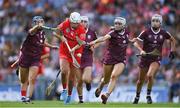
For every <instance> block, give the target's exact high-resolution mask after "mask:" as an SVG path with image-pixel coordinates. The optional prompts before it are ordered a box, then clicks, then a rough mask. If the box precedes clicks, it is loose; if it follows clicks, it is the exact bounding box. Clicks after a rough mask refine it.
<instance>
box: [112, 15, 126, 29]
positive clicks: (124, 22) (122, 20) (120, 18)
mask: <svg viewBox="0 0 180 108" xmlns="http://www.w3.org/2000/svg"><path fill="white" fill-rule="evenodd" d="M115 22H120V23H122V26H123V27H125V25H126V19H125V18H123V17H116V18H115V20H114V23H115Z"/></svg>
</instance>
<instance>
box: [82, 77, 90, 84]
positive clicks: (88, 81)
mask: <svg viewBox="0 0 180 108" xmlns="http://www.w3.org/2000/svg"><path fill="white" fill-rule="evenodd" d="M82 80H83V81H84V82H86V83H91V77H83V78H82Z"/></svg>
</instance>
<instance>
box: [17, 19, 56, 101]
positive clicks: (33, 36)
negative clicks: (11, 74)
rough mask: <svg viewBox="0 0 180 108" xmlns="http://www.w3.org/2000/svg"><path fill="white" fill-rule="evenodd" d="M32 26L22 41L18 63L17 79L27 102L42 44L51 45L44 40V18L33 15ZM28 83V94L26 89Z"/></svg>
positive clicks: (29, 98)
mask: <svg viewBox="0 0 180 108" xmlns="http://www.w3.org/2000/svg"><path fill="white" fill-rule="evenodd" d="M32 23H33V24H32V25H33V27H32V28H31V29H30V30H29V31H28V36H27V37H26V39H25V41H24V42H23V45H22V48H21V54H20V57H19V60H18V63H19V80H20V82H21V95H22V101H23V102H27V103H29V102H30V101H31V97H32V94H33V91H34V84H35V79H36V76H37V73H38V69H39V63H40V59H41V54H42V51H43V48H44V46H49V47H52V48H54V47H55V46H51V45H50V44H48V43H47V42H45V33H44V31H43V29H42V26H43V25H44V20H43V18H42V17H41V16H35V17H33V20H32ZM28 84H29V90H28V93H27V94H28V96H27V98H26V90H27V86H28Z"/></svg>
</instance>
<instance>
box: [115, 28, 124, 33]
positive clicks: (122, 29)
mask: <svg viewBox="0 0 180 108" xmlns="http://www.w3.org/2000/svg"><path fill="white" fill-rule="evenodd" d="M115 31H117V32H123V31H124V28H121V29H119V30H116V29H115Z"/></svg>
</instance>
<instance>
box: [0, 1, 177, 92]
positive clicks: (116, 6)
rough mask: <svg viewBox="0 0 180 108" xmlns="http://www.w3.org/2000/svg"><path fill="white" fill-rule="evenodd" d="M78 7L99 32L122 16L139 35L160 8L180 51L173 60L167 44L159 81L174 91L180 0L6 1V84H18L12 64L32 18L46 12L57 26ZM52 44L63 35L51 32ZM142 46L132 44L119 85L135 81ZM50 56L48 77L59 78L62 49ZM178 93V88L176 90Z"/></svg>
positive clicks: (1, 6)
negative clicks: (56, 73) (59, 59)
mask: <svg viewBox="0 0 180 108" xmlns="http://www.w3.org/2000/svg"><path fill="white" fill-rule="evenodd" d="M72 11H77V12H79V13H80V14H81V15H86V16H88V17H89V18H90V27H91V28H92V29H94V30H96V32H97V34H98V36H103V35H105V34H106V33H108V32H109V31H110V26H112V25H113V20H114V18H115V17H116V16H122V17H125V18H126V20H127V29H128V30H129V31H130V33H131V35H130V38H133V37H137V36H138V34H140V32H141V31H142V30H143V29H145V27H149V26H150V19H151V16H152V15H153V14H155V13H159V14H161V15H162V16H163V25H162V26H163V28H164V29H166V30H168V31H169V32H170V33H171V34H172V35H173V36H174V37H175V38H176V40H177V45H176V46H177V56H176V59H175V60H173V61H169V58H168V54H169V51H170V45H169V44H168V42H166V43H165V44H164V48H163V52H162V55H163V59H162V64H161V65H162V66H161V68H160V70H159V72H158V73H157V75H156V83H155V84H161V85H168V87H169V88H170V91H172V93H170V95H175V94H174V91H173V90H175V89H177V88H178V87H179V86H180V60H179V59H180V24H179V22H180V2H179V0H0V83H18V81H17V79H16V77H13V76H15V71H14V69H13V68H10V64H11V63H13V62H14V61H15V60H16V59H17V58H18V53H19V49H20V45H21V44H22V42H23V40H24V39H25V37H26V34H27V30H28V29H29V28H30V26H31V20H32V17H33V16H35V15H41V16H43V18H44V19H45V25H47V26H51V27H56V26H57V25H58V24H59V23H61V22H62V21H63V20H65V18H67V17H68V16H69V14H70V13H71V12H72ZM46 32H47V33H46V34H47V38H48V40H49V42H50V43H52V44H56V45H58V44H59V40H58V39H56V38H55V37H53V36H51V32H49V31H46ZM105 47H106V44H101V45H100V46H99V47H98V48H97V49H96V50H95V53H94V66H93V68H94V69H93V77H94V81H93V82H94V83H97V82H98V81H99V79H100V77H101V75H102V63H101V59H102V55H103V52H104V49H105ZM136 53H138V50H137V49H136V48H134V47H133V45H131V44H130V45H129V47H128V49H127V55H128V56H127V66H126V70H125V72H124V73H123V75H122V76H121V77H120V78H119V84H126V83H128V84H135V83H136V80H137V77H138V62H139V59H138V58H137V57H136V56H135V54H136ZM50 55H51V56H50V58H49V59H48V60H46V62H45V63H44V64H45V70H44V74H43V76H47V78H49V77H51V78H53V77H54V76H55V75H54V74H53V72H54V71H55V70H57V69H58V68H59V61H58V51H56V50H51V52H50ZM175 93H176V92H175Z"/></svg>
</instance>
